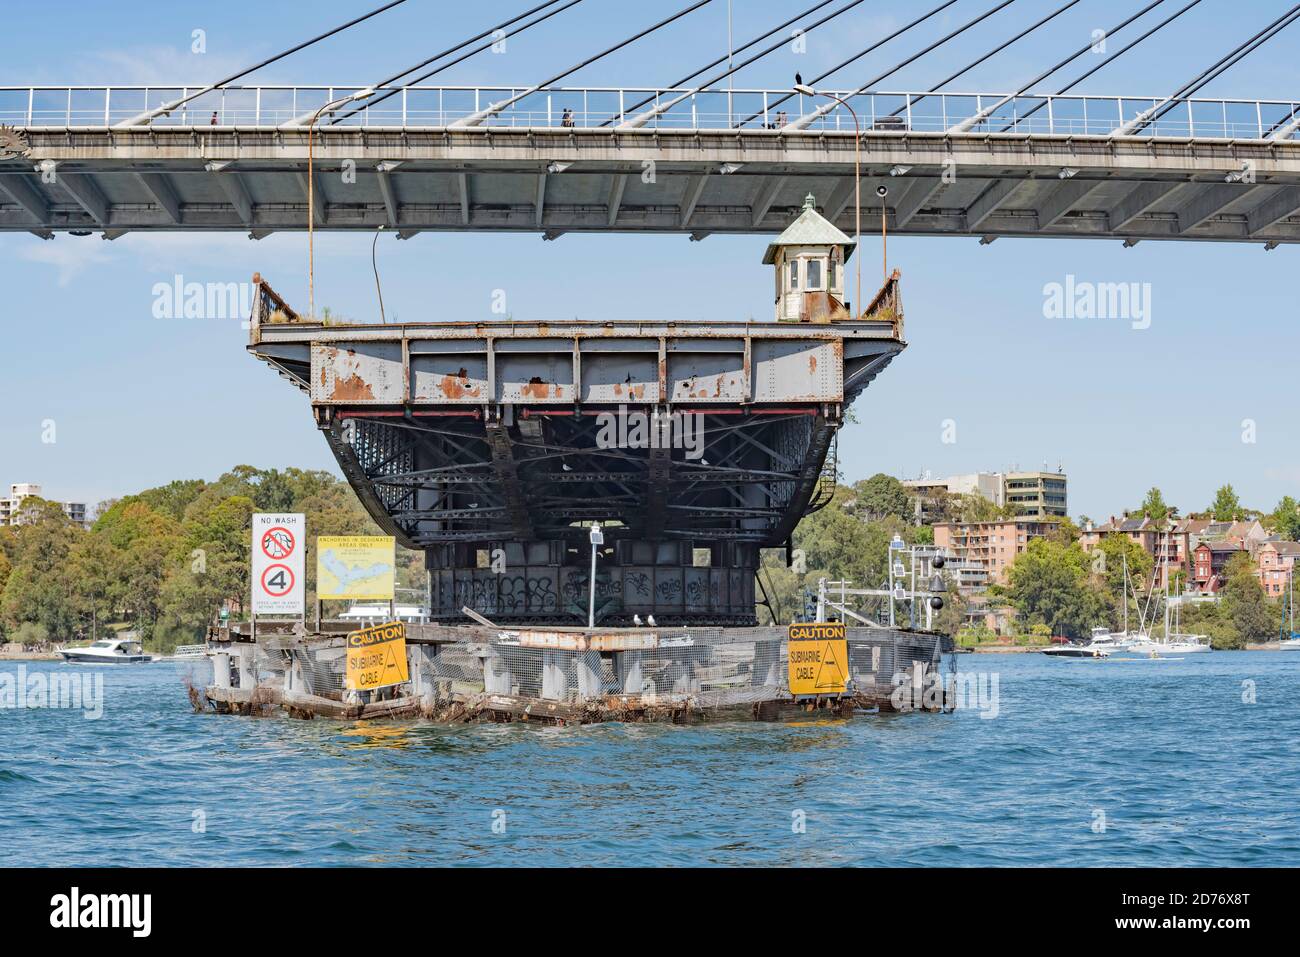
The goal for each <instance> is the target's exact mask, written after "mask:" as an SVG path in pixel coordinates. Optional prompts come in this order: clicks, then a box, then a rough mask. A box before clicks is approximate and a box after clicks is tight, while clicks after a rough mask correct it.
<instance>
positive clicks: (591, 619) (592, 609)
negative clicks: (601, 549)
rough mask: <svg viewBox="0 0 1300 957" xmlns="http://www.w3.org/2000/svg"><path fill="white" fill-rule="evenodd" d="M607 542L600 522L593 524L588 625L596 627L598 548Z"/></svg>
mask: <svg viewBox="0 0 1300 957" xmlns="http://www.w3.org/2000/svg"><path fill="white" fill-rule="evenodd" d="M604 544H605V533H604V532H602V531H601V530H600V522H593V523H592V525H591V587H590V588H589V589H588V591H589V592H590V595H589V596H588V601H587V627H588V628H595V627H596V549H597V547H598V546H600V545H604Z"/></svg>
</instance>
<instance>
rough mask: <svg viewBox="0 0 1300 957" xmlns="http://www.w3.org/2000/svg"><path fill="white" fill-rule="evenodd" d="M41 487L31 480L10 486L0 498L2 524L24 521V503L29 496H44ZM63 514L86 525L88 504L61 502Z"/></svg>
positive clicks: (14, 523) (15, 523)
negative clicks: (6, 495) (5, 495)
mask: <svg viewBox="0 0 1300 957" xmlns="http://www.w3.org/2000/svg"><path fill="white" fill-rule="evenodd" d="M42 497H43V496H42V495H41V487H40V486H39V485H33V484H31V483H30V482H22V483H17V484H14V485H10V486H9V495H8V497H6V498H0V525H19V524H21V523H22V505H23V502H24V501H25V500H27V499H29V498H42ZM57 504H58V505H60V506H61V507H62V508H63V514H64V515H66V516H68V518H69V519H71V520H72V521H74V522H76V523H77V524H78V525H81V526H82V527H83V528H84V527H85V525H86V504H85V503H84V502H59V503H57Z"/></svg>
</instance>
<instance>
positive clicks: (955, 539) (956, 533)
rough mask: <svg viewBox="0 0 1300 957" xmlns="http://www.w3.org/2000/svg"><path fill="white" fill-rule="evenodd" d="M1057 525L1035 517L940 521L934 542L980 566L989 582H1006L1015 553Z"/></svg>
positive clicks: (965, 563)
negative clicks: (985, 520)
mask: <svg viewBox="0 0 1300 957" xmlns="http://www.w3.org/2000/svg"><path fill="white" fill-rule="evenodd" d="M1056 527H1057V524H1056V523H1055V522H1047V521H1040V520H1038V519H1034V518H1010V519H1003V520H1000V521H995V522H940V523H939V524H937V525H935V526H934V544H935V546H936V547H937V548H940V549H942V550H943V551H944V552H945V553H946V554H948V555H952V556H953V557H954V558H956V559H957V560H958V561H959V562H961V563H963V564H964V565H972V566H978V567H980V568H983V570H984V572H985V574H986V575H987V580H988V581H989V582H996V583H998V584H1006V581H1007V569H1008V568H1009V567H1011V563H1012V562H1014V561H1015V560H1016V556H1017V555H1019V554H1020V553H1021V552H1023V551H1024V550H1025V549H1026V548H1027V547H1028V545H1029V543H1030V542H1031V541H1032V540H1033V539H1035V538H1043V537H1044V536H1046V535H1048V534H1050V533H1051V532H1052V531H1053V530H1054V529H1055V528H1056Z"/></svg>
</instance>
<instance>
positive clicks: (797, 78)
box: [794, 73, 803, 86]
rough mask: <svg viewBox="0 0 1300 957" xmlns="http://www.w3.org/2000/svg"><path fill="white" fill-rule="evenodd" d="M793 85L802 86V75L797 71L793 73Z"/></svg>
mask: <svg viewBox="0 0 1300 957" xmlns="http://www.w3.org/2000/svg"><path fill="white" fill-rule="evenodd" d="M794 85H795V86H803V77H802V76H801V75H800V74H798V73H796V74H795V75H794Z"/></svg>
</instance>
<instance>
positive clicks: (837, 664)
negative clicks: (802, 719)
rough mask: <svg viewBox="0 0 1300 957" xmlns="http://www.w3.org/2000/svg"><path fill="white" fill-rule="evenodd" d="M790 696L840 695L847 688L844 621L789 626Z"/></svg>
mask: <svg viewBox="0 0 1300 957" xmlns="http://www.w3.org/2000/svg"><path fill="white" fill-rule="evenodd" d="M789 638H790V641H789V647H790V651H789V659H788V661H789V676H790V693H791V694H793V695H841V694H844V692H845V691H846V690H847V688H848V682H849V648H848V640H847V632H846V630H845V627H844V623H843V622H838V621H827V622H802V623H796V624H793V625H791V626H790V633H789Z"/></svg>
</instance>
